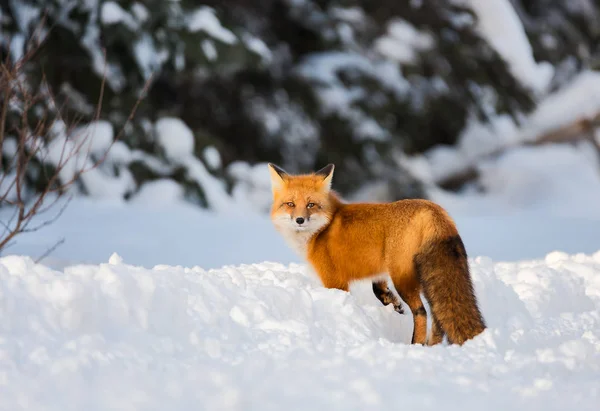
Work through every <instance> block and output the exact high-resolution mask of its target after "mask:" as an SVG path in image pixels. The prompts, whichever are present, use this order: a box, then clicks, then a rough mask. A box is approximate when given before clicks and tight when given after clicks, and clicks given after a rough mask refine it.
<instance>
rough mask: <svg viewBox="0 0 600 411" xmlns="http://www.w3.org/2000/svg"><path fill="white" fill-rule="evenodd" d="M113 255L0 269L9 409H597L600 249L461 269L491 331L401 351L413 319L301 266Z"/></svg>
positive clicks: (11, 260) (20, 262) (8, 261)
mask: <svg viewBox="0 0 600 411" xmlns="http://www.w3.org/2000/svg"><path fill="white" fill-rule="evenodd" d="M109 256H110V258H109V259H108V263H106V262H104V263H101V264H98V265H76V266H70V267H66V268H64V270H60V271H57V270H53V269H50V268H48V267H46V266H43V265H36V264H34V263H33V261H32V260H30V259H28V258H25V257H18V256H7V257H3V258H0V295H1V297H0V298H1V300H0V301H2V303H1V305H0V307H1V309H0V324H2V325H1V326H0V341H1V343H0V376H1V377H0V378H1V381H2V402H3V406H4V407H5V408H6V409H22V408H26V409H30V410H41V409H44V410H61V411H62V410H71V409H73V410H75V409H88V410H107V409H137V410H142V409H144V410H145V409H167V408H168V409H173V410H179V409H189V408H192V407H193V408H200V409H219V410H228V409H231V410H234V409H235V410H242V409H243V410H245V409H261V410H271V409H289V410H300V409H361V410H381V409H383V408H392V409H393V408H395V407H396V406H397V405H398V404H402V406H403V407H410V408H415V409H424V410H429V409H431V410H434V409H440V408H441V407H443V408H444V409H449V410H455V409H456V410H458V409H461V410H463V409H484V408H485V409H494V410H495V409H497V410H504V409H544V410H562V409H571V408H577V409H578V410H582V411H587V410H596V409H597V404H598V402H599V400H600V398H599V397H600V392H599V391H598V389H597V376H598V373H599V372H600V315H599V312H600V283H599V282H598V278H600V277H599V276H598V273H599V272H600V252H597V253H595V254H593V255H584V254H576V255H567V254H564V253H551V254H549V255H547V256H546V257H545V258H544V259H539V260H533V261H521V262H513V263H494V262H493V261H492V260H489V259H485V258H476V259H471V260H470V264H471V267H472V272H473V278H474V283H475V288H476V292H477V294H478V296H479V298H480V303H481V308H482V311H483V313H484V315H485V317H486V320H487V322H488V325H489V328H488V329H487V330H486V331H485V332H484V333H483V334H482V335H480V336H478V337H477V338H476V339H474V340H472V341H470V342H468V343H467V344H465V345H464V346H462V347H457V346H452V347H449V346H447V345H440V346H436V347H422V346H412V345H410V344H408V342H409V340H410V336H411V333H412V319H411V315H410V314H406V315H399V314H397V313H396V312H395V311H394V310H393V309H392V307H384V306H382V305H381V304H380V303H379V302H378V301H377V300H376V299H375V297H374V296H373V294H372V292H370V290H369V285H368V283H364V282H363V283H357V284H354V285H353V287H352V289H351V293H346V292H343V291H339V290H329V289H325V288H323V287H322V286H321V285H320V283H319V282H318V281H317V279H316V278H315V277H314V275H313V274H312V273H311V272H310V271H309V270H307V269H306V267H305V266H304V265H298V264H290V265H283V264H279V263H274V262H261V263H256V264H251V265H237V266H234V265H229V266H226V267H222V268H219V269H214V270H207V269H206V268H204V267H203V266H202V265H200V266H189V267H187V268H186V267H185V266H181V265H174V266H169V265H164V264H163V265H157V266H154V267H151V268H143V267H140V266H136V265H129V264H128V260H127V258H122V257H121V256H120V255H115V254H112V255H109ZM109 256H107V257H105V258H108V257H109ZM104 261H106V260H104ZM107 393H109V394H107Z"/></svg>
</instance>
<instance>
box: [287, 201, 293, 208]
mask: <svg viewBox="0 0 600 411" xmlns="http://www.w3.org/2000/svg"><path fill="white" fill-rule="evenodd" d="M294 205H295V204H294V203H292V202H291V201H290V202H289V203H287V206H288V207H294Z"/></svg>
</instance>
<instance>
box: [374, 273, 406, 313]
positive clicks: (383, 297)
mask: <svg viewBox="0 0 600 411" xmlns="http://www.w3.org/2000/svg"><path fill="white" fill-rule="evenodd" d="M373 294H375V297H377V299H378V300H379V301H381V304H383V305H388V304H393V305H394V310H396V312H397V313H399V314H404V309H403V308H402V303H401V302H400V300H399V299H398V297H396V296H395V295H394V293H393V292H392V290H390V289H389V287H388V284H387V281H386V280H378V281H373Z"/></svg>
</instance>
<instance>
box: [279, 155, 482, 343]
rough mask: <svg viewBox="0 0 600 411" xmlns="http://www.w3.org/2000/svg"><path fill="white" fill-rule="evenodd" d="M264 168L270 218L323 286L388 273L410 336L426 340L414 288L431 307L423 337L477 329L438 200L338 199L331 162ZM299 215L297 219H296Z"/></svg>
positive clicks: (454, 238) (462, 255) (457, 246)
mask: <svg viewBox="0 0 600 411" xmlns="http://www.w3.org/2000/svg"><path fill="white" fill-rule="evenodd" d="M269 170H270V172H271V181H272V188H273V206H272V210H271V218H272V219H273V221H274V222H275V224H276V227H277V228H278V230H279V231H280V232H282V234H284V236H285V237H286V239H287V240H288V242H290V243H291V244H292V245H293V246H294V247H295V248H296V249H297V250H298V251H299V252H300V253H301V254H302V255H303V256H304V257H305V258H306V259H307V261H308V262H309V263H310V264H311V265H312V267H313V268H314V270H315V271H316V273H317V274H318V275H319V277H320V279H321V281H322V282H323V285H324V286H325V287H328V288H338V289H340V290H345V291H348V287H349V284H350V283H351V282H352V281H354V280H361V279H364V278H371V277H375V276H378V275H380V274H382V273H388V274H389V275H390V277H391V279H392V282H393V284H394V287H395V289H396V291H397V292H398V294H399V295H400V297H401V298H402V300H404V302H405V303H406V304H407V305H408V306H409V308H410V309H411V312H412V313H413V317H414V330H413V338H412V342H413V343H420V344H424V343H425V342H426V334H427V330H426V324H427V317H426V315H427V314H426V312H425V309H424V308H423V303H422V301H421V297H420V294H421V292H423V293H424V294H425V296H426V298H427V299H428V301H429V303H430V307H431V309H432V311H433V312H432V316H433V324H434V328H433V332H432V337H431V339H430V340H429V343H430V344H437V343H439V342H440V341H441V340H442V338H443V336H444V333H446V334H447V336H448V340H449V341H450V342H455V343H458V344H462V343H464V342H465V341H466V340H468V339H470V338H473V337H474V336H475V335H477V334H479V333H480V332H482V331H483V330H484V329H485V323H484V321H483V318H482V316H481V314H480V312H479V309H478V307H477V300H476V298H475V295H474V292H473V287H472V283H471V279H470V274H469V272H468V264H467V256H466V252H464V246H463V244H462V241H461V240H460V236H459V234H458V231H457V229H456V225H455V223H454V221H453V220H452V218H451V217H450V216H449V215H448V213H447V212H446V211H445V210H444V209H443V208H442V207H440V206H439V205H437V204H435V203H433V202H431V201H428V200H417V199H413V200H400V201H396V202H392V203H384V204H378V203H362V204H346V203H344V202H342V201H341V200H340V199H339V198H338V196H337V195H336V194H335V193H334V192H333V191H331V190H330V186H331V180H332V176H333V165H330V166H328V167H326V168H324V169H323V170H320V171H318V172H316V173H311V174H305V175H294V176H292V175H289V174H288V173H286V172H285V171H283V170H282V169H280V168H278V167H277V166H274V165H272V164H270V165H269ZM299 217H300V220H302V221H303V223H302V224H296V221H299V220H297V219H298V218H299ZM445 288H448V289H447V290H446V289H445ZM374 290H375V289H374ZM452 290H455V291H456V292H452ZM378 298H379V297H378ZM382 302H383V300H382ZM384 304H385V302H384ZM460 316H468V318H467V319H458V317H460Z"/></svg>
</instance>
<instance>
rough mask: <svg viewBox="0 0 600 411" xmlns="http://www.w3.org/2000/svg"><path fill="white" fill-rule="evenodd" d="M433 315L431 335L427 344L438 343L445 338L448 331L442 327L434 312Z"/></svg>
mask: <svg viewBox="0 0 600 411" xmlns="http://www.w3.org/2000/svg"><path fill="white" fill-rule="evenodd" d="M431 317H432V318H431V336H430V337H429V340H427V345H436V344H439V343H441V342H442V341H443V340H444V336H445V335H446V333H445V332H444V330H443V329H442V326H441V325H440V322H439V321H438V319H437V318H436V316H435V314H433V313H432V314H431Z"/></svg>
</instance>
